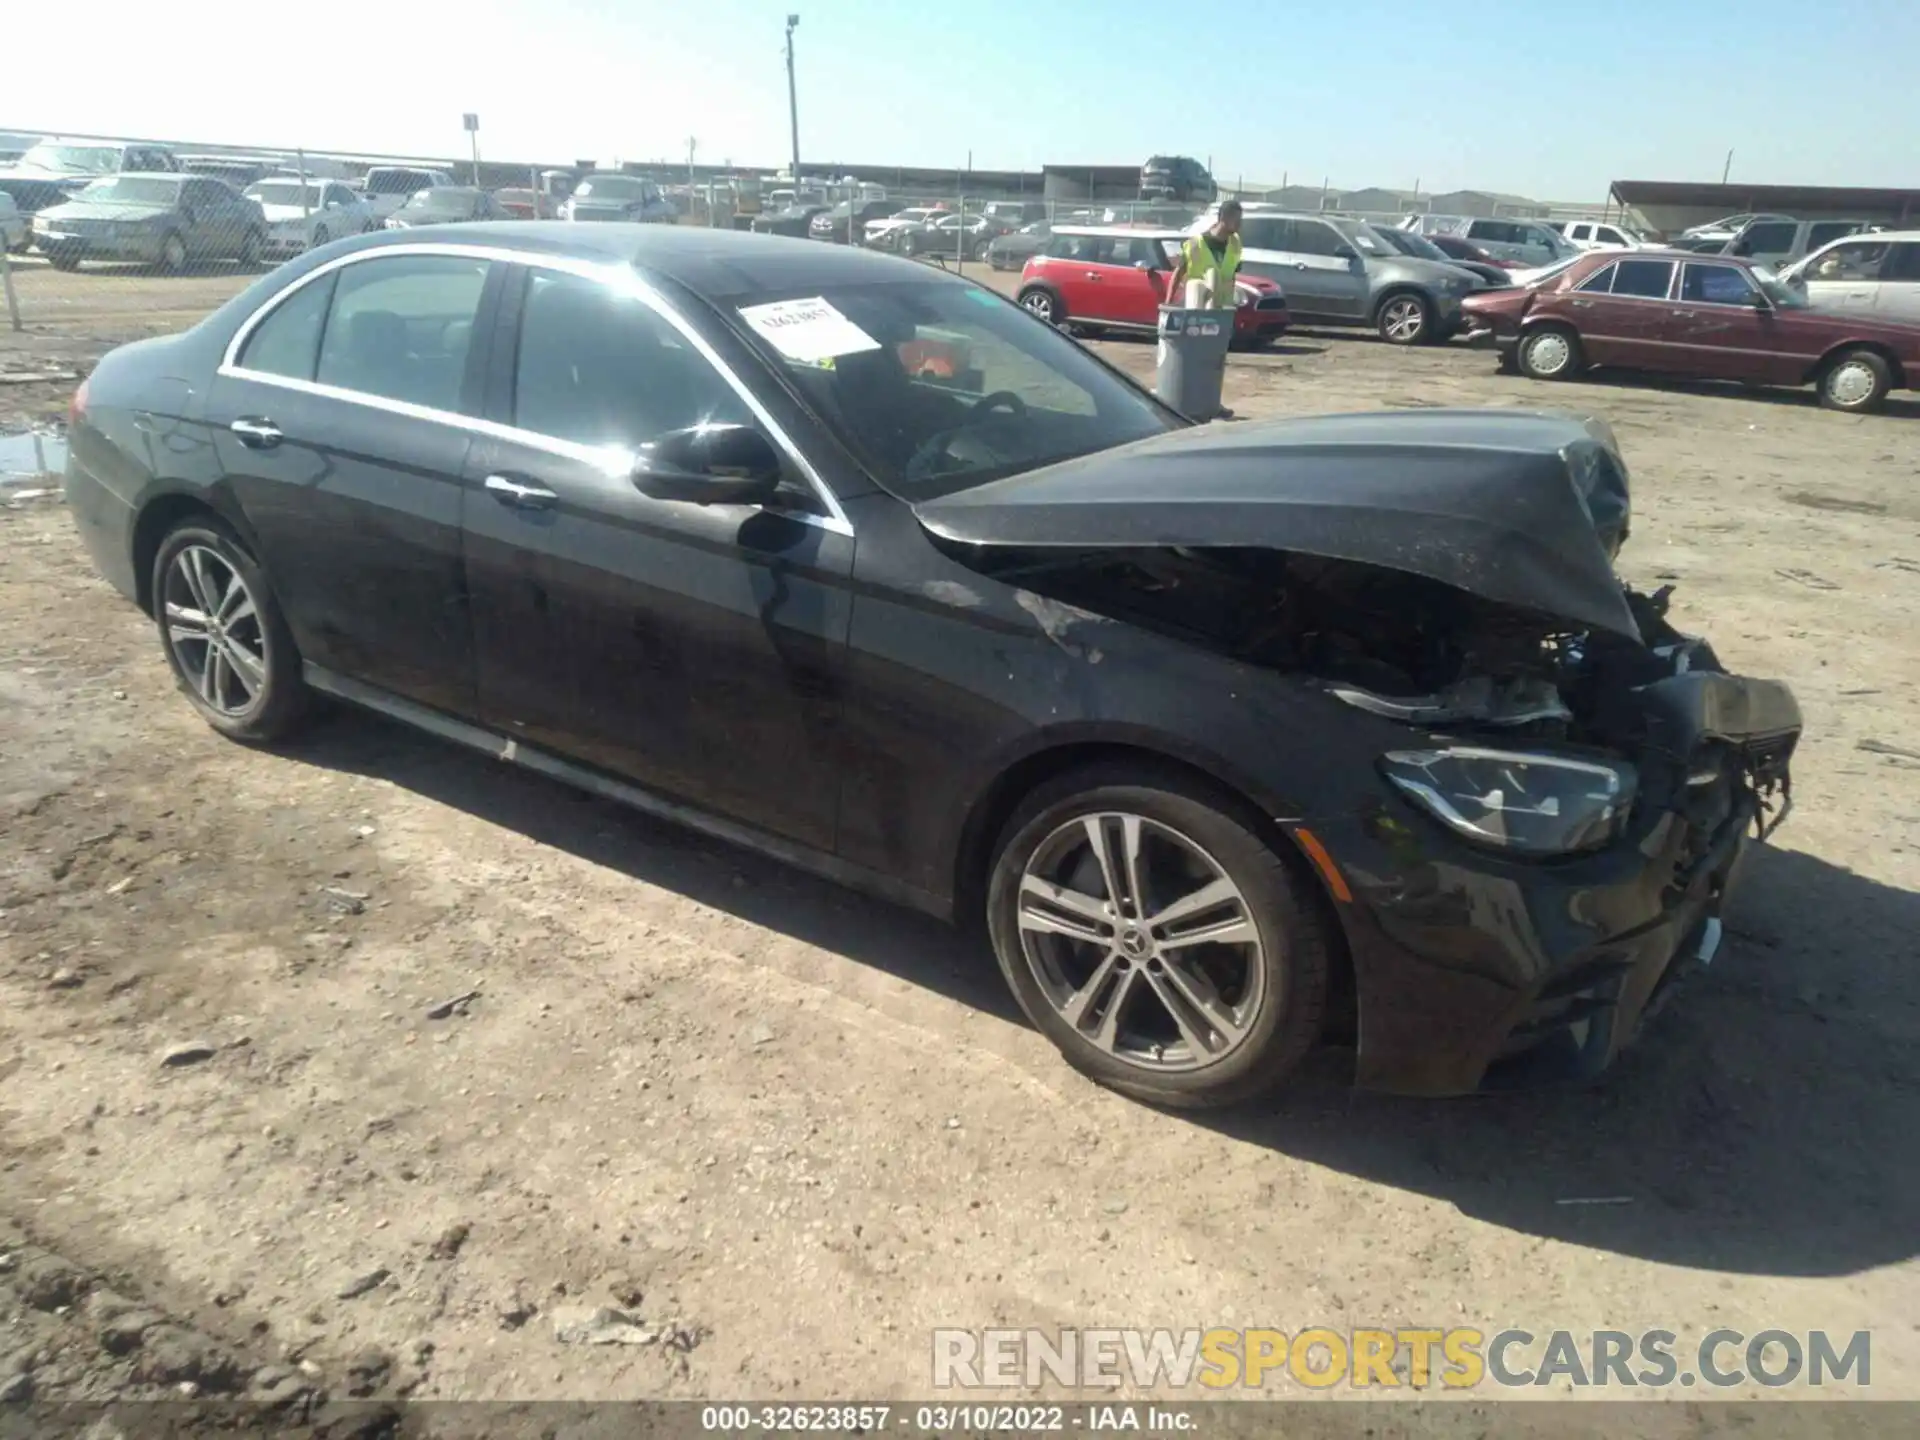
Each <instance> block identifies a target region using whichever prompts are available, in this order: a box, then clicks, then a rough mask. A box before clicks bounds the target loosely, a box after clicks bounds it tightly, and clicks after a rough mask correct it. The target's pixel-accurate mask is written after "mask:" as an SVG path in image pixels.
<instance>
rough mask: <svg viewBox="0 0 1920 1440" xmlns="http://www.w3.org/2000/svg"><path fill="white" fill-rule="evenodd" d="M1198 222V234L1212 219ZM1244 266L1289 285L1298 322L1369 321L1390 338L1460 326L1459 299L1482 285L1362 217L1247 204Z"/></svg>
mask: <svg viewBox="0 0 1920 1440" xmlns="http://www.w3.org/2000/svg"><path fill="white" fill-rule="evenodd" d="M1213 220H1214V216H1213V215H1212V214H1211V213H1209V214H1207V215H1203V216H1201V217H1200V219H1198V220H1196V221H1194V222H1193V225H1192V226H1191V227H1190V229H1189V231H1188V233H1189V234H1194V235H1197V234H1199V233H1200V232H1201V231H1203V230H1205V229H1206V228H1207V227H1208V226H1210V225H1211V224H1213ZM1240 244H1241V246H1242V255H1241V259H1240V268H1241V270H1242V271H1244V272H1245V273H1246V274H1249V275H1264V276H1265V277H1266V278H1267V279H1269V280H1272V281H1273V282H1274V283H1275V284H1277V285H1278V286H1279V287H1280V288H1281V290H1283V291H1284V292H1285V293H1286V297H1287V309H1288V310H1289V312H1290V313H1291V314H1292V317H1293V319H1294V321H1295V322H1297V323H1301V324H1307V325H1367V326H1371V327H1372V328H1373V329H1375V330H1377V331H1378V332H1379V334H1380V338H1381V339H1382V340H1385V341H1386V342H1387V343H1388V344H1389V345H1430V344H1437V343H1438V342H1440V341H1442V340H1445V339H1446V338H1447V337H1448V336H1449V335H1452V334H1453V333H1454V332H1455V331H1457V330H1458V329H1459V328H1460V302H1461V300H1462V299H1464V298H1465V297H1466V296H1467V295H1469V294H1471V293H1472V292H1473V291H1475V290H1477V289H1480V288H1482V287H1481V284H1480V282H1479V281H1478V280H1477V279H1475V277H1473V276H1472V275H1469V274H1467V273H1466V272H1465V271H1464V270H1460V269H1458V268H1456V267H1455V266H1453V265H1443V264H1441V263H1439V262H1438V261H1434V260H1421V259H1417V258H1415V257H1413V256H1411V255H1402V254H1400V253H1399V252H1398V251H1397V250H1395V249H1394V248H1393V247H1392V246H1390V245H1388V244H1387V242H1386V241H1384V240H1382V239H1381V238H1380V237H1379V236H1378V235H1376V234H1375V233H1374V231H1373V227H1372V226H1370V225H1368V224H1367V223H1366V222H1365V221H1363V220H1349V219H1345V218H1342V217H1339V216H1333V215H1316V214H1311V213H1302V212H1294V211H1286V210H1266V209H1258V208H1255V207H1254V206H1251V205H1249V206H1247V207H1246V209H1245V210H1244V211H1243V212H1242V214H1241V217H1240Z"/></svg>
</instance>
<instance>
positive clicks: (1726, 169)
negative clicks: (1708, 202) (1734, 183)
mask: <svg viewBox="0 0 1920 1440" xmlns="http://www.w3.org/2000/svg"><path fill="white" fill-rule="evenodd" d="M1732 173H1733V151H1731V150H1729V151H1727V163H1726V164H1724V165H1722V166H1721V167H1720V183H1721V184H1722V185H1724V184H1726V183H1727V176H1729V175H1731V174H1732Z"/></svg>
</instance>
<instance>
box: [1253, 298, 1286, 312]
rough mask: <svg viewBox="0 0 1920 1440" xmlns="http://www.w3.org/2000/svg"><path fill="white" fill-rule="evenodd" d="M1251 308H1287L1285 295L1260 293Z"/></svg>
mask: <svg viewBox="0 0 1920 1440" xmlns="http://www.w3.org/2000/svg"><path fill="white" fill-rule="evenodd" d="M1253 308H1254V309H1256V310H1284V309H1286V308H1287V297H1286V296H1284V295H1262V296H1261V297H1260V298H1259V299H1258V300H1256V301H1254V302H1253Z"/></svg>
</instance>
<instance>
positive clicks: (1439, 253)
mask: <svg viewBox="0 0 1920 1440" xmlns="http://www.w3.org/2000/svg"><path fill="white" fill-rule="evenodd" d="M1374 232H1375V233H1376V234H1377V235H1379V237H1380V238H1381V239H1382V240H1384V241H1386V242H1387V244H1389V245H1391V246H1392V247H1393V248H1394V249H1396V250H1398V251H1399V252H1400V253H1401V254H1402V255H1412V256H1414V257H1415V258H1416V259H1420V260H1438V261H1440V262H1441V263H1442V264H1445V263H1447V262H1448V260H1449V258H1450V257H1449V256H1448V255H1447V252H1446V251H1444V250H1442V249H1441V248H1440V247H1439V246H1438V245H1436V244H1434V243H1433V242H1432V241H1431V240H1429V239H1427V237H1426V236H1424V235H1416V234H1414V233H1413V232H1412V231H1411V230H1388V229H1385V228H1383V227H1381V226H1377V225H1376V226H1375V227H1374Z"/></svg>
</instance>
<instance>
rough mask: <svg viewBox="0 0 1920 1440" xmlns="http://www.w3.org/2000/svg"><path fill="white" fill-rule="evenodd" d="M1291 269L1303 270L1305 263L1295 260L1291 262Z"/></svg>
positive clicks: (1305, 266)
mask: <svg viewBox="0 0 1920 1440" xmlns="http://www.w3.org/2000/svg"><path fill="white" fill-rule="evenodd" d="M1293 268H1294V269H1296V270H1304V269H1306V268H1307V262H1306V261H1304V260H1296V261H1294V262H1293Z"/></svg>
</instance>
